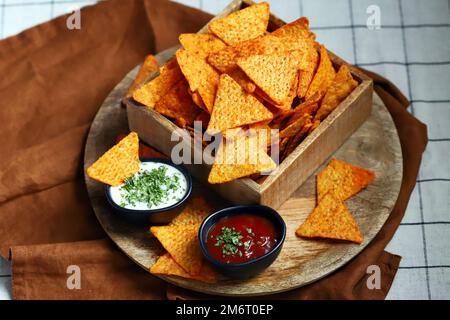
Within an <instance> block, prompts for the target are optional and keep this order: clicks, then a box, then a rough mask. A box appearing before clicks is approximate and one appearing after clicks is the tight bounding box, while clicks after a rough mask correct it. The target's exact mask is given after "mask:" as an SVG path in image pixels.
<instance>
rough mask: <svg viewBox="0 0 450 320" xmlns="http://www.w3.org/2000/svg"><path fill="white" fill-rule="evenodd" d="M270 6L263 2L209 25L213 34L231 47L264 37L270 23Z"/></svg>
mask: <svg viewBox="0 0 450 320" xmlns="http://www.w3.org/2000/svg"><path fill="white" fill-rule="evenodd" d="M269 15H270V13H269V4H268V3H267V2H262V3H259V4H255V5H252V6H249V7H247V8H245V9H242V10H239V11H236V12H233V13H231V14H230V15H228V16H226V17H225V18H221V19H215V20H213V21H211V22H210V23H209V25H208V29H209V31H210V32H211V33H213V34H215V35H216V36H218V37H219V38H220V39H222V40H223V41H225V42H226V43H227V44H229V45H234V44H237V43H240V42H242V41H246V40H250V39H254V38H256V37H259V36H261V35H263V34H264V33H265V32H266V30H267V25H268V23H269Z"/></svg>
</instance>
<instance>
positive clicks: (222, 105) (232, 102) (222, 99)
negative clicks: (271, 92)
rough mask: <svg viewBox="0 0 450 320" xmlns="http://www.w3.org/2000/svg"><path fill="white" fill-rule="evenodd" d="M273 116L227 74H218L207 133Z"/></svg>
mask: <svg viewBox="0 0 450 320" xmlns="http://www.w3.org/2000/svg"><path fill="white" fill-rule="evenodd" d="M272 118H273V114H272V113H271V112H270V111H269V110H267V108H266V107H265V106H264V105H263V104H262V103H261V102H259V101H258V99H256V98H255V97H254V96H252V95H251V94H249V93H247V92H246V91H245V90H244V89H243V88H242V87H241V86H240V85H239V84H238V83H237V82H236V81H234V80H233V79H232V78H231V77H230V76H229V75H227V74H222V75H221V76H220V82H219V87H218V90H217V96H216V100H215V103H214V108H213V111H212V114H211V120H210V121H209V124H208V130H207V131H208V133H211V134H213V133H217V132H218V131H225V130H227V129H232V128H235V127H239V126H242V125H246V124H251V123H256V122H260V121H264V120H269V119H272Z"/></svg>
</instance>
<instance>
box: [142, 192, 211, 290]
mask: <svg viewBox="0 0 450 320" xmlns="http://www.w3.org/2000/svg"><path fill="white" fill-rule="evenodd" d="M212 211H213V210H212V208H211V207H210V206H209V205H208V204H207V203H206V201H205V200H204V199H203V198H200V197H194V198H191V199H190V200H189V202H188V203H187V204H186V207H185V208H184V209H183V211H182V212H181V213H180V214H179V215H178V216H177V217H176V218H175V219H174V220H172V222H171V223H170V224H169V225H166V226H155V227H151V228H150V231H151V232H152V233H153V235H154V236H155V237H156V238H157V239H158V241H159V242H160V243H161V245H162V246H163V247H164V249H166V251H167V253H165V254H164V255H162V256H160V257H159V258H158V260H157V261H156V262H155V264H153V265H152V266H151V267H150V272H151V273H154V274H159V275H169V276H178V277H182V278H187V279H194V280H198V281H202V282H207V283H215V282H217V274H216V272H215V271H214V269H213V268H212V267H211V266H210V265H209V264H208V263H207V262H205V261H204V260H203V256H202V253H201V251H200V247H199V241H198V229H199V227H200V224H201V222H202V221H203V219H204V218H206V217H207V216H208V215H209V214H210V213H211V212H212Z"/></svg>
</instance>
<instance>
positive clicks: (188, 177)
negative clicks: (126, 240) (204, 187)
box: [105, 157, 192, 215]
mask: <svg viewBox="0 0 450 320" xmlns="http://www.w3.org/2000/svg"><path fill="white" fill-rule="evenodd" d="M139 160H140V162H158V163H164V164H166V165H169V166H171V167H174V168H175V169H177V170H179V171H180V172H181V173H182V174H183V175H184V177H185V178H186V184H187V190H186V193H185V194H184V196H183V197H182V198H181V199H180V201H178V202H176V203H174V204H173V205H171V206H168V207H164V208H158V209H146V210H134V209H127V208H124V207H121V206H119V205H118V204H117V203H115V202H114V200H113V199H112V197H111V192H110V190H111V186H109V185H107V186H106V187H105V194H106V199H107V200H108V203H109V204H110V205H111V206H112V207H113V208H114V209H116V210H119V211H122V212H124V213H129V214H141V215H142V214H152V213H159V212H164V211H169V210H172V209H175V208H178V207H179V206H181V205H182V204H184V203H185V202H186V201H187V200H188V199H189V197H190V195H191V193H192V177H191V175H190V174H189V172H188V171H187V169H186V168H185V167H184V166H182V165H178V164H175V163H173V162H172V161H170V160H168V159H163V158H149V157H142V158H139Z"/></svg>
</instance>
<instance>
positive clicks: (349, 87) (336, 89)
mask: <svg viewBox="0 0 450 320" xmlns="http://www.w3.org/2000/svg"><path fill="white" fill-rule="evenodd" d="M357 86H358V82H357V81H356V80H354V79H353V77H352V74H351V73H350V69H349V68H348V66H347V65H346V64H343V65H341V67H340V68H339V71H338V73H337V74H336V77H335V78H334V81H333V83H332V84H331V86H330V87H329V88H328V90H327V93H326V94H325V96H324V97H323V100H322V103H321V105H320V108H319V110H318V111H317V114H316V117H315V118H314V119H315V120H323V119H325V117H326V116H328V115H329V114H330V113H331V112H332V111H333V110H334V109H336V107H337V106H338V105H339V103H341V102H342V101H343V100H344V99H345V98H347V96H348V95H349V94H350V93H351V92H352V91H353V90H354V89H355V88H356V87H357Z"/></svg>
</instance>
